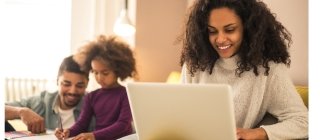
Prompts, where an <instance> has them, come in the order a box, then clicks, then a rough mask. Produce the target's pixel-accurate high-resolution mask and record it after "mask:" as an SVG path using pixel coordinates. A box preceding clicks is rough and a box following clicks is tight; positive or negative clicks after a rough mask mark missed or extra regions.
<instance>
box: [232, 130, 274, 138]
mask: <svg viewBox="0 0 320 140" xmlns="http://www.w3.org/2000/svg"><path fill="white" fill-rule="evenodd" d="M237 139H238V140H242V139H252V140H253V139H259V140H266V139H268V136H267V133H266V131H264V129H263V128H261V127H260V128H255V129H244V128H237Z"/></svg>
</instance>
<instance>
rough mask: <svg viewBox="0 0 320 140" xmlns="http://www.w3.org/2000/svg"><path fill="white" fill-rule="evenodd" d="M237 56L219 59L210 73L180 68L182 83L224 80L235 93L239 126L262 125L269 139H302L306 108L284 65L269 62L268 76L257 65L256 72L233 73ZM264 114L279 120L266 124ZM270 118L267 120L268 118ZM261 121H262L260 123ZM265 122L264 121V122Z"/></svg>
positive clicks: (305, 122) (306, 126)
mask: <svg viewBox="0 0 320 140" xmlns="http://www.w3.org/2000/svg"><path fill="white" fill-rule="evenodd" d="M237 59H238V57H237V56H234V57H232V58H227V59H219V60H218V61H217V62H216V64H215V66H214V69H213V73H212V74H211V75H209V73H208V71H204V72H203V71H197V72H196V73H195V74H194V77H191V75H190V73H189V72H188V70H187V69H186V67H185V65H184V66H183V68H182V82H183V83H225V84H229V85H230V86H231V87H232V89H233V92H234V109H235V119H236V126H237V127H238V128H255V127H259V125H260V124H261V123H262V125H261V127H263V128H264V129H265V131H266V132H267V135H268V138H269V139H271V140H273V139H301V138H306V137H308V109H307V108H306V106H305V105H304V104H303V101H302V99H301V97H300V96H299V95H298V93H297V91H296V89H295V87H294V85H293V83H292V81H291V79H290V76H289V73H288V68H287V67H286V66H285V65H284V64H276V63H273V62H270V63H269V66H270V71H269V75H268V76H265V75H264V71H265V69H264V68H262V67H259V75H258V76H255V75H254V73H253V71H252V70H251V71H247V72H244V73H242V75H241V77H238V76H236V75H235V69H236V67H237V65H236V62H237ZM266 113H268V114H271V115H269V116H273V117H275V118H276V119H277V120H278V121H277V122H278V123H275V122H273V124H271V125H265V124H266V123H269V124H270V122H267V121H262V120H268V117H267V119H266V118H264V116H265V115H266ZM269 120H270V119H269ZM261 121H262V122H261ZM265 122H266V123H265Z"/></svg>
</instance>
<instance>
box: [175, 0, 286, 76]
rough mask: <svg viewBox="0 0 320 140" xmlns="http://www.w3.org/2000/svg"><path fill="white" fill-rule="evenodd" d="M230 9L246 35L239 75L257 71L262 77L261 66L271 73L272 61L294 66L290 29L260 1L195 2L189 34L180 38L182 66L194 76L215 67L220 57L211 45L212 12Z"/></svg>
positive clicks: (241, 51)
mask: <svg viewBox="0 0 320 140" xmlns="http://www.w3.org/2000/svg"><path fill="white" fill-rule="evenodd" d="M222 7H227V8H230V9H232V10H234V11H235V13H236V14H237V15H238V16H239V17H240V18H241V20H242V24H243V28H244V32H243V40H242V43H241V47H240V49H239V51H238V53H237V54H238V56H239V57H240V60H239V62H238V63H237V66H238V67H237V69H236V71H235V73H236V74H237V75H238V76H240V75H241V74H242V73H243V72H245V71H250V70H251V69H253V72H254V74H255V75H259V72H258V66H260V65H262V66H263V67H264V68H265V72H264V74H265V75H268V74H269V70H270V67H269V64H268V62H270V61H273V62H275V63H284V64H286V65H287V66H290V61H291V60H290V56H289V52H288V47H290V45H291V43H292V40H291V34H290V33H289V32H288V30H287V29H286V28H285V27H284V26H283V25H282V24H281V23H280V22H279V21H277V20H276V17H275V15H274V14H273V13H271V12H270V9H269V8H268V7H267V6H266V4H265V3H263V2H261V1H259V0H195V2H194V5H193V6H192V7H191V9H190V11H189V15H188V17H187V22H186V25H185V31H183V34H182V35H181V36H180V37H179V38H178V41H181V42H182V45H183V49H182V54H181V57H180V65H181V66H182V65H183V64H186V65H187V68H188V70H189V72H190V73H191V75H192V76H193V75H194V73H195V72H196V71H197V70H201V71H205V70H209V72H210V74H212V70H213V67H214V65H215V62H216V61H217V59H219V54H218V53H217V52H216V51H215V50H214V49H213V47H212V46H211V44H210V42H209V34H208V29H207V27H208V18H209V13H210V11H211V10H212V9H216V8H222Z"/></svg>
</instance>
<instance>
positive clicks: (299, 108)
mask: <svg viewBox="0 0 320 140" xmlns="http://www.w3.org/2000/svg"><path fill="white" fill-rule="evenodd" d="M268 83H269V84H268V85H267V94H266V95H265V97H264V98H265V102H266V103H267V104H268V109H267V111H268V112H269V113H270V114H272V115H273V116H274V117H276V118H277V119H278V123H276V124H273V125H262V126H261V127H263V128H264V129H265V131H266V132H267V135H268V138H269V139H271V140H274V139H302V138H307V137H308V109H307V108H306V106H305V105H304V104H303V101H302V99H301V97H300V96H299V94H298V93H297V91H296V89H295V87H294V85H293V83H292V81H291V79H290V76H289V72H288V68H287V67H286V66H285V65H282V64H273V65H272V66H271V69H270V72H269V76H268Z"/></svg>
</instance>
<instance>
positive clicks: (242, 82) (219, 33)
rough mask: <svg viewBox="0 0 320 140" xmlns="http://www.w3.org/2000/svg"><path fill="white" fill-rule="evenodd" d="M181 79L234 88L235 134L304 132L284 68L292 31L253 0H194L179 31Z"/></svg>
mask: <svg viewBox="0 0 320 140" xmlns="http://www.w3.org/2000/svg"><path fill="white" fill-rule="evenodd" d="M181 41H182V42H183V49H182V55H181V60H180V62H181V65H182V66H183V68H182V81H183V82H184V83H224V84H229V85H231V86H232V88H233V91H234V106H235V107H234V108H235V119H236V125H237V137H238V139H302V138H307V137H308V110H307V108H306V107H305V106H304V104H303V101H302V99H301V98H300V96H299V95H298V93H297V91H296V90H295V87H294V85H293V83H292V81H291V79H290V76H289V73H288V66H289V65H290V58H289V57H290V56H289V52H288V47H289V46H290V44H291V35H290V33H289V32H288V31H287V30H286V28H285V27H284V26H283V25H282V24H281V23H280V22H279V21H277V20H276V18H275V17H274V15H273V14H272V13H271V12H270V10H269V9H268V7H267V6H266V5H265V4H264V3H263V2H261V1H258V0H196V1H195V3H194V5H193V6H192V7H191V11H190V15H189V16H188V19H187V23H186V30H185V31H184V34H183V35H182V37H181Z"/></svg>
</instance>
